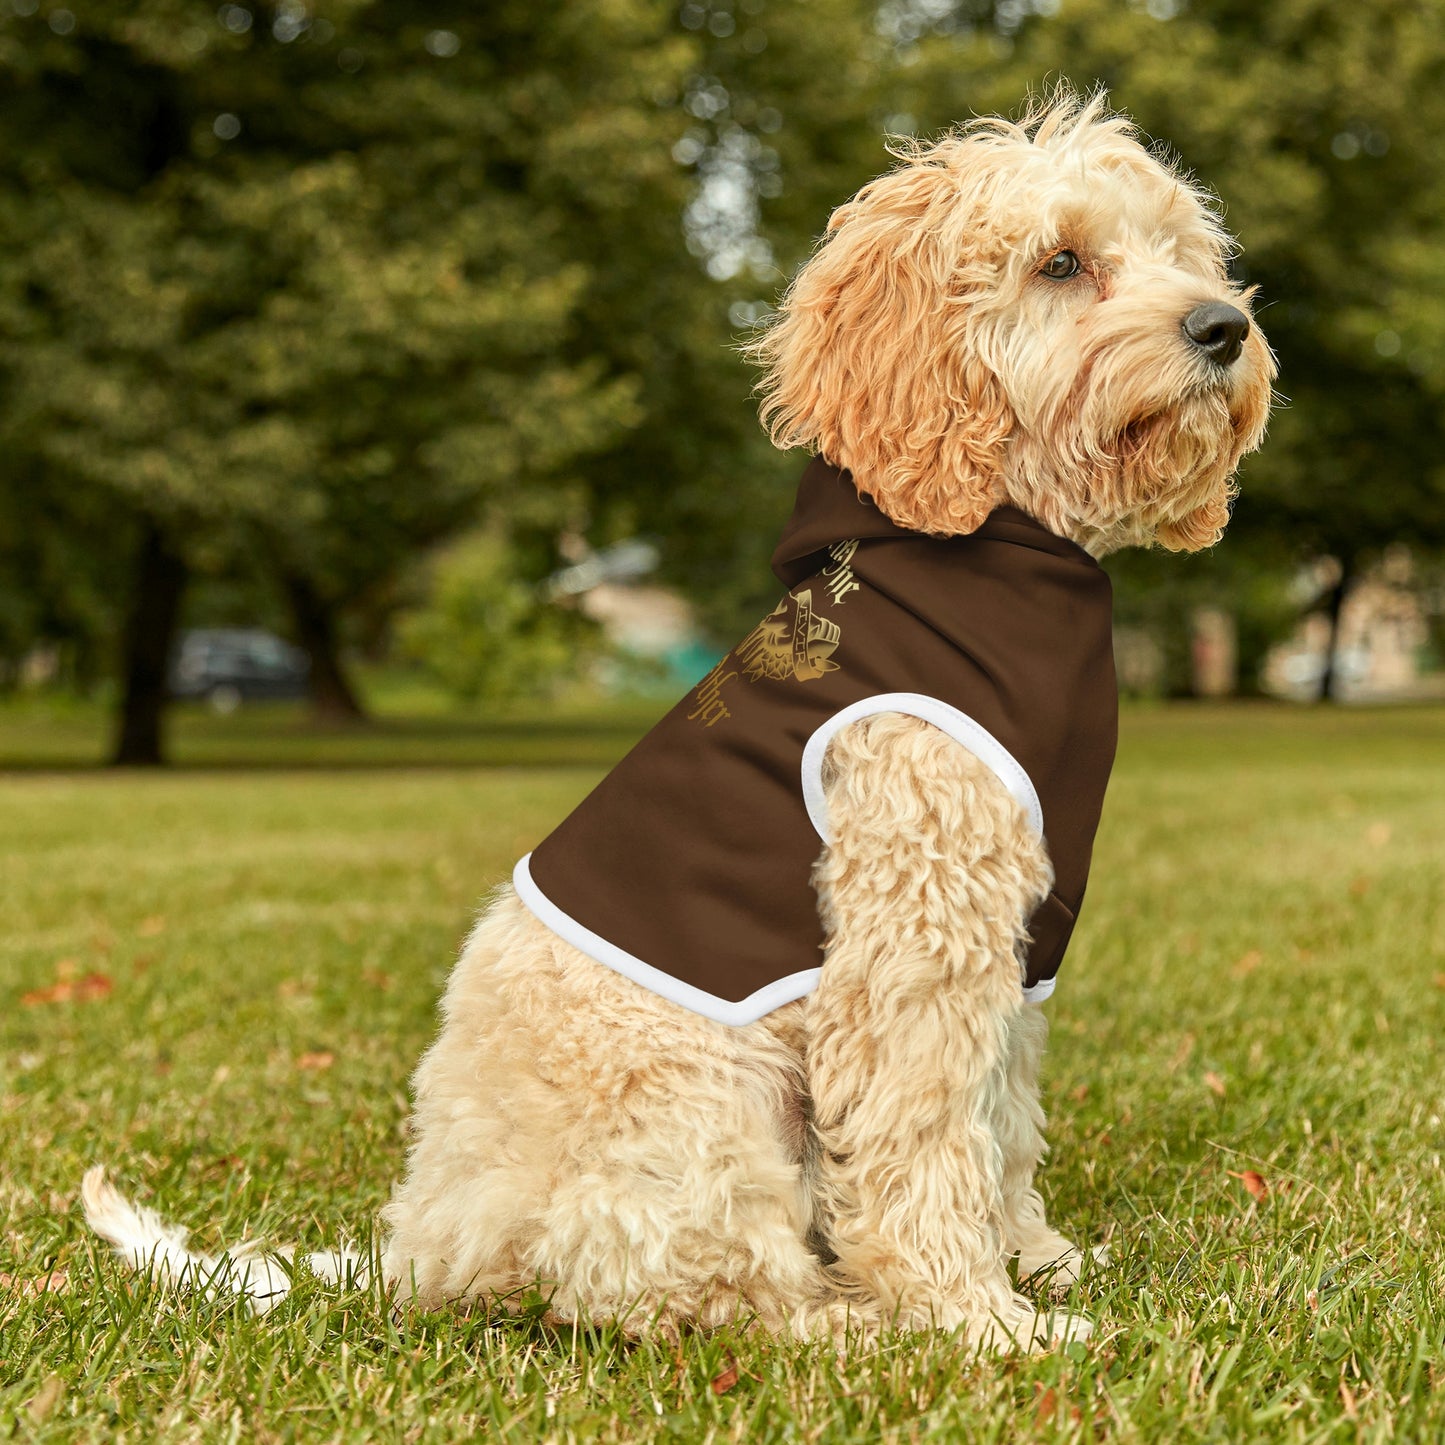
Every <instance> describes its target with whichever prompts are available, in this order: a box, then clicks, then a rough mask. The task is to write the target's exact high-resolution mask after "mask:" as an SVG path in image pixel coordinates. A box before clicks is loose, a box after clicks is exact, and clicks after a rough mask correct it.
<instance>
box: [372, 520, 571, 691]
mask: <svg viewBox="0 0 1445 1445" xmlns="http://www.w3.org/2000/svg"><path fill="white" fill-rule="evenodd" d="M429 572H430V578H429V586H428V589H427V597H426V600H425V602H423V603H422V604H421V605H419V606H417V607H415V608H412V609H410V610H408V611H406V612H403V613H402V615H401V616H400V617H399V618H398V623H397V632H398V638H399V641H400V643H401V647H402V650H403V652H404V653H405V655H406V656H408V657H409V658H411V659H412V660H413V661H415V662H418V663H420V664H421V666H422V667H423V668H424V669H425V670H426V671H427V672H428V673H429V674H430V675H431V676H433V677H434V678H436V680H437V681H438V682H440V683H441V685H442V686H443V687H445V688H446V690H447V691H448V692H449V693H450V694H451V695H452V696H453V697H455V698H457V699H458V700H459V701H461V702H469V703H470V702H476V701H478V700H480V699H485V700H486V701H489V702H505V701H511V700H513V699H516V698H524V697H538V696H547V695H548V694H550V693H552V692H554V691H555V690H556V689H557V687H559V686H560V685H561V684H562V683H563V682H565V681H568V680H570V679H572V678H574V677H576V676H577V674H578V672H579V670H580V668H581V667H582V666H583V664H584V662H585V661H586V659H587V656H588V653H589V651H591V650H593V648H594V647H595V640H596V639H595V631H594V629H593V628H591V627H590V626H589V625H588V623H587V621H586V619H585V618H584V617H582V616H581V615H580V614H579V613H578V612H577V611H576V610H575V609H572V610H566V611H564V610H563V609H562V608H561V607H558V606H557V605H555V604H553V603H548V602H546V601H545V600H543V599H542V597H541V596H540V595H539V592H538V588H537V587H536V585H535V584H534V583H532V582H529V581H527V580H526V579H524V578H523V577H522V576H521V575H519V573H518V570H517V565H516V560H515V554H514V552H513V549H512V548H511V547H510V546H509V544H508V542H507V539H506V538H505V537H504V536H503V535H502V534H501V533H499V532H497V531H495V530H494V531H490V532H476V533H473V534H471V535H469V536H466V537H464V538H462V539H461V540H460V541H458V542H455V543H453V544H452V545H451V546H450V547H449V548H447V549H446V551H445V552H443V553H442V554H441V555H439V556H438V557H436V558H435V559H434V560H433V562H432V564H431V566H430V568H429ZM589 644H591V645H592V646H589Z"/></svg>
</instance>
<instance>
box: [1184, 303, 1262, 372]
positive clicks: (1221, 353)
mask: <svg viewBox="0 0 1445 1445" xmlns="http://www.w3.org/2000/svg"><path fill="white" fill-rule="evenodd" d="M1184 334H1185V335H1186V336H1187V337H1188V338H1189V339H1190V340H1191V341H1192V342H1193V343H1194V344H1195V345H1196V346H1197V347H1198V348H1199V349H1200V350H1201V351H1202V352H1203V353H1204V354H1205V355H1206V356H1207V357H1208V358H1209V359H1210V360H1211V361H1212V362H1215V363H1216V364H1217V365H1219V366H1228V365H1230V363H1231V362H1234V361H1237V360H1238V359H1239V353H1240V352H1241V351H1243V350H1244V338H1245V337H1246V336H1248V335H1249V317H1248V316H1246V315H1245V314H1244V312H1243V311H1237V310H1235V308H1234V307H1233V306H1226V305H1225V304H1224V302H1223V301H1206V302H1205V303H1204V305H1203V306H1196V307H1195V308H1194V310H1193V311H1191V312H1190V313H1189V315H1188V316H1186V317H1185V318H1184Z"/></svg>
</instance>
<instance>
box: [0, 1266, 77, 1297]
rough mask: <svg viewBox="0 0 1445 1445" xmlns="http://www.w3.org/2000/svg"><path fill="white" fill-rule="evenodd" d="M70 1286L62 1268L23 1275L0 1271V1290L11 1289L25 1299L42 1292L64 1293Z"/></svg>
mask: <svg viewBox="0 0 1445 1445" xmlns="http://www.w3.org/2000/svg"><path fill="white" fill-rule="evenodd" d="M69 1288H70V1276H69V1275H68V1274H67V1273H66V1272H65V1271H64V1270H63V1269H53V1270H51V1271H50V1273H49V1274H41V1275H32V1276H31V1277H30V1278H29V1279H26V1278H25V1277H24V1276H23V1275H18V1274H3V1273H0V1290H4V1289H13V1290H15V1291H16V1293H17V1294H20V1295H23V1296H24V1297H25V1298H26V1299H36V1298H38V1297H39V1296H40V1295H43V1294H64V1293H65V1292H66V1291H67V1290H68V1289H69Z"/></svg>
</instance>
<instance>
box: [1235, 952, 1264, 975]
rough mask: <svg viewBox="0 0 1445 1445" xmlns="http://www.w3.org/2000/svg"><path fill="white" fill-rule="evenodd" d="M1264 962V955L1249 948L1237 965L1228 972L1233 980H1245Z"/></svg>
mask: <svg viewBox="0 0 1445 1445" xmlns="http://www.w3.org/2000/svg"><path fill="white" fill-rule="evenodd" d="M1263 962H1264V954H1262V953H1261V952H1260V951H1259V949H1257V948H1251V949H1250V950H1249V952H1248V953H1246V954H1245V955H1244V956H1243V957H1242V958H1241V959H1240V960H1239V962H1238V963H1236V964H1235V965H1234V967H1233V968H1232V969H1231V970H1230V972H1231V973H1233V974H1234V976H1235V978H1247V977H1248V976H1249V975H1250V974H1252V973H1253V972H1254V971H1255V969H1257V968H1258V967H1259V966H1260V964H1262V963H1263Z"/></svg>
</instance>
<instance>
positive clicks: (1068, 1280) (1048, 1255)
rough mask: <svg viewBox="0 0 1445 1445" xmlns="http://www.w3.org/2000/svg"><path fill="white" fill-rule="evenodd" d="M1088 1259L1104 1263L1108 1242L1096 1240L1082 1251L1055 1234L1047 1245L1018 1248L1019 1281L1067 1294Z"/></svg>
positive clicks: (1106, 1257)
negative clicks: (1019, 1249) (1093, 1244)
mask: <svg viewBox="0 0 1445 1445" xmlns="http://www.w3.org/2000/svg"><path fill="white" fill-rule="evenodd" d="M1088 1261H1092V1262H1093V1263H1094V1264H1107V1263H1108V1262H1109V1246H1108V1245H1107V1244H1096V1245H1095V1246H1094V1247H1093V1248H1092V1249H1091V1250H1089V1252H1088V1254H1087V1255H1086V1254H1085V1253H1084V1252H1083V1251H1082V1250H1081V1249H1079V1248H1078V1246H1077V1245H1073V1244H1070V1243H1069V1242H1068V1240H1066V1239H1064V1238H1063V1237H1062V1236H1059V1237H1058V1239H1057V1242H1056V1244H1054V1245H1052V1246H1050V1247H1048V1248H1044V1249H1032V1250H1027V1251H1023V1250H1021V1251H1020V1252H1019V1283H1020V1284H1021V1285H1023V1284H1026V1285H1029V1286H1031V1287H1032V1288H1035V1289H1047V1290H1048V1291H1049V1292H1050V1293H1052V1294H1067V1293H1068V1292H1069V1290H1071V1289H1072V1288H1073V1287H1074V1286H1075V1285H1076V1284H1077V1283H1078V1282H1079V1276H1080V1275H1082V1274H1083V1273H1084V1268H1085V1264H1086V1262H1088Z"/></svg>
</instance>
